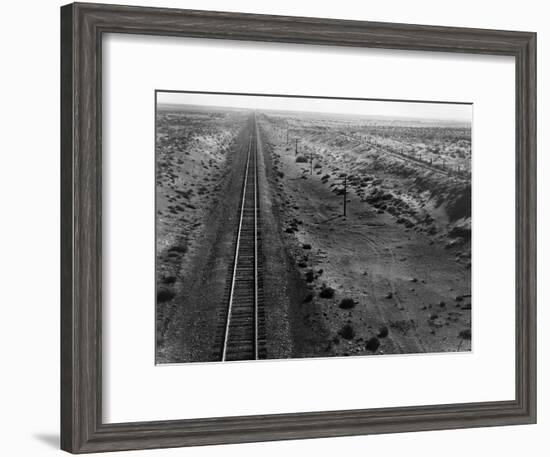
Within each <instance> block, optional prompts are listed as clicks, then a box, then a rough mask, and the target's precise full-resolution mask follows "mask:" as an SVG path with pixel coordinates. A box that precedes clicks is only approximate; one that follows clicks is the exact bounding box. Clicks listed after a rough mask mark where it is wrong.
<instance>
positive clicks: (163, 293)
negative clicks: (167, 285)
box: [157, 289, 176, 303]
mask: <svg viewBox="0 0 550 457" xmlns="http://www.w3.org/2000/svg"><path fill="white" fill-rule="evenodd" d="M175 296H176V294H175V293H174V292H172V291H171V290H168V289H159V290H158V291H157V303H163V302H166V301H169V300H172V298H174V297H175Z"/></svg>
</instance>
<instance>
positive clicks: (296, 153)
mask: <svg viewBox="0 0 550 457" xmlns="http://www.w3.org/2000/svg"><path fill="white" fill-rule="evenodd" d="M294 155H298V138H296V152H295V153H294Z"/></svg>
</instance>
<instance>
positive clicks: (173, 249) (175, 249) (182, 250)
mask: <svg viewBox="0 0 550 457" xmlns="http://www.w3.org/2000/svg"><path fill="white" fill-rule="evenodd" d="M168 252H179V253H180V254H185V253H186V252H187V248H186V247H185V246H172V247H171V248H170V249H169V250H168Z"/></svg>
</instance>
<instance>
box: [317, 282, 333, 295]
mask: <svg viewBox="0 0 550 457" xmlns="http://www.w3.org/2000/svg"><path fill="white" fill-rule="evenodd" d="M319 297H321V298H332V297H334V289H333V288H332V287H329V286H326V285H325V284H323V287H322V288H321V292H319Z"/></svg>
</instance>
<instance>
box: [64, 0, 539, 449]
mask: <svg viewBox="0 0 550 457" xmlns="http://www.w3.org/2000/svg"><path fill="white" fill-rule="evenodd" d="M106 32H112V33H134V34H145V35H165V36H186V37H203V38H216V39H233V40H250V41H267V42H282V43H304V44H316V45H332V46H357V47H371V48H373V47H374V48H385V49H402V50H424V51H443V52H466V53H475V54H493V55H511V56H514V57H515V60H516V135H517V140H516V170H517V171H516V196H517V197H516V198H517V201H516V237H517V241H516V273H517V274H516V278H517V284H516V291H517V292H516V323H517V328H516V398H515V400H513V401H502V402H484V403H467V404H451V405H436V406H419V407H404V408H379V409H366V410H347V411H325V412H316V413H300V414H279V415H262V416H246V417H220V418H208V419H193V420H181V421H158V422H139V423H127V424H103V423H101V417H102V415H101V398H102V395H101V385H102V384H101V350H102V348H101V253H102V249H101V74H102V73H101V72H102V69H101V40H102V36H103V34H104V33H106ZM535 77H536V35H535V34H534V33H528V32H508V31H495V30H479V29H465V28H450V27H433V26H420V25H405V24H387V23H374V22H358V21H347V20H346V21H343V20H332V19H331V20H329V19H318V18H299V17H283V16H264V15H252V14H235V13H221V12H207V11H190V10H172V9H161V8H141V7H129V6H113V5H99V4H71V5H67V6H64V7H63V8H62V9H61V339H62V343H61V380H62V383H61V447H62V449H64V450H66V451H69V452H73V453H83V452H99V451H116V450H125V449H152V448H160V447H174V446H191V445H205V444H222V443H239V442H253V441H267V440H282V439H300V438H315V437H327V436H345V435H358V434H373V433H390V432H405V431H415V430H438V429H449V428H464V427H481V426H495V425H511V424H529V423H534V422H535V420H536V325H535V324H536V295H535V294H536V231H535V230H536V79H535Z"/></svg>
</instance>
